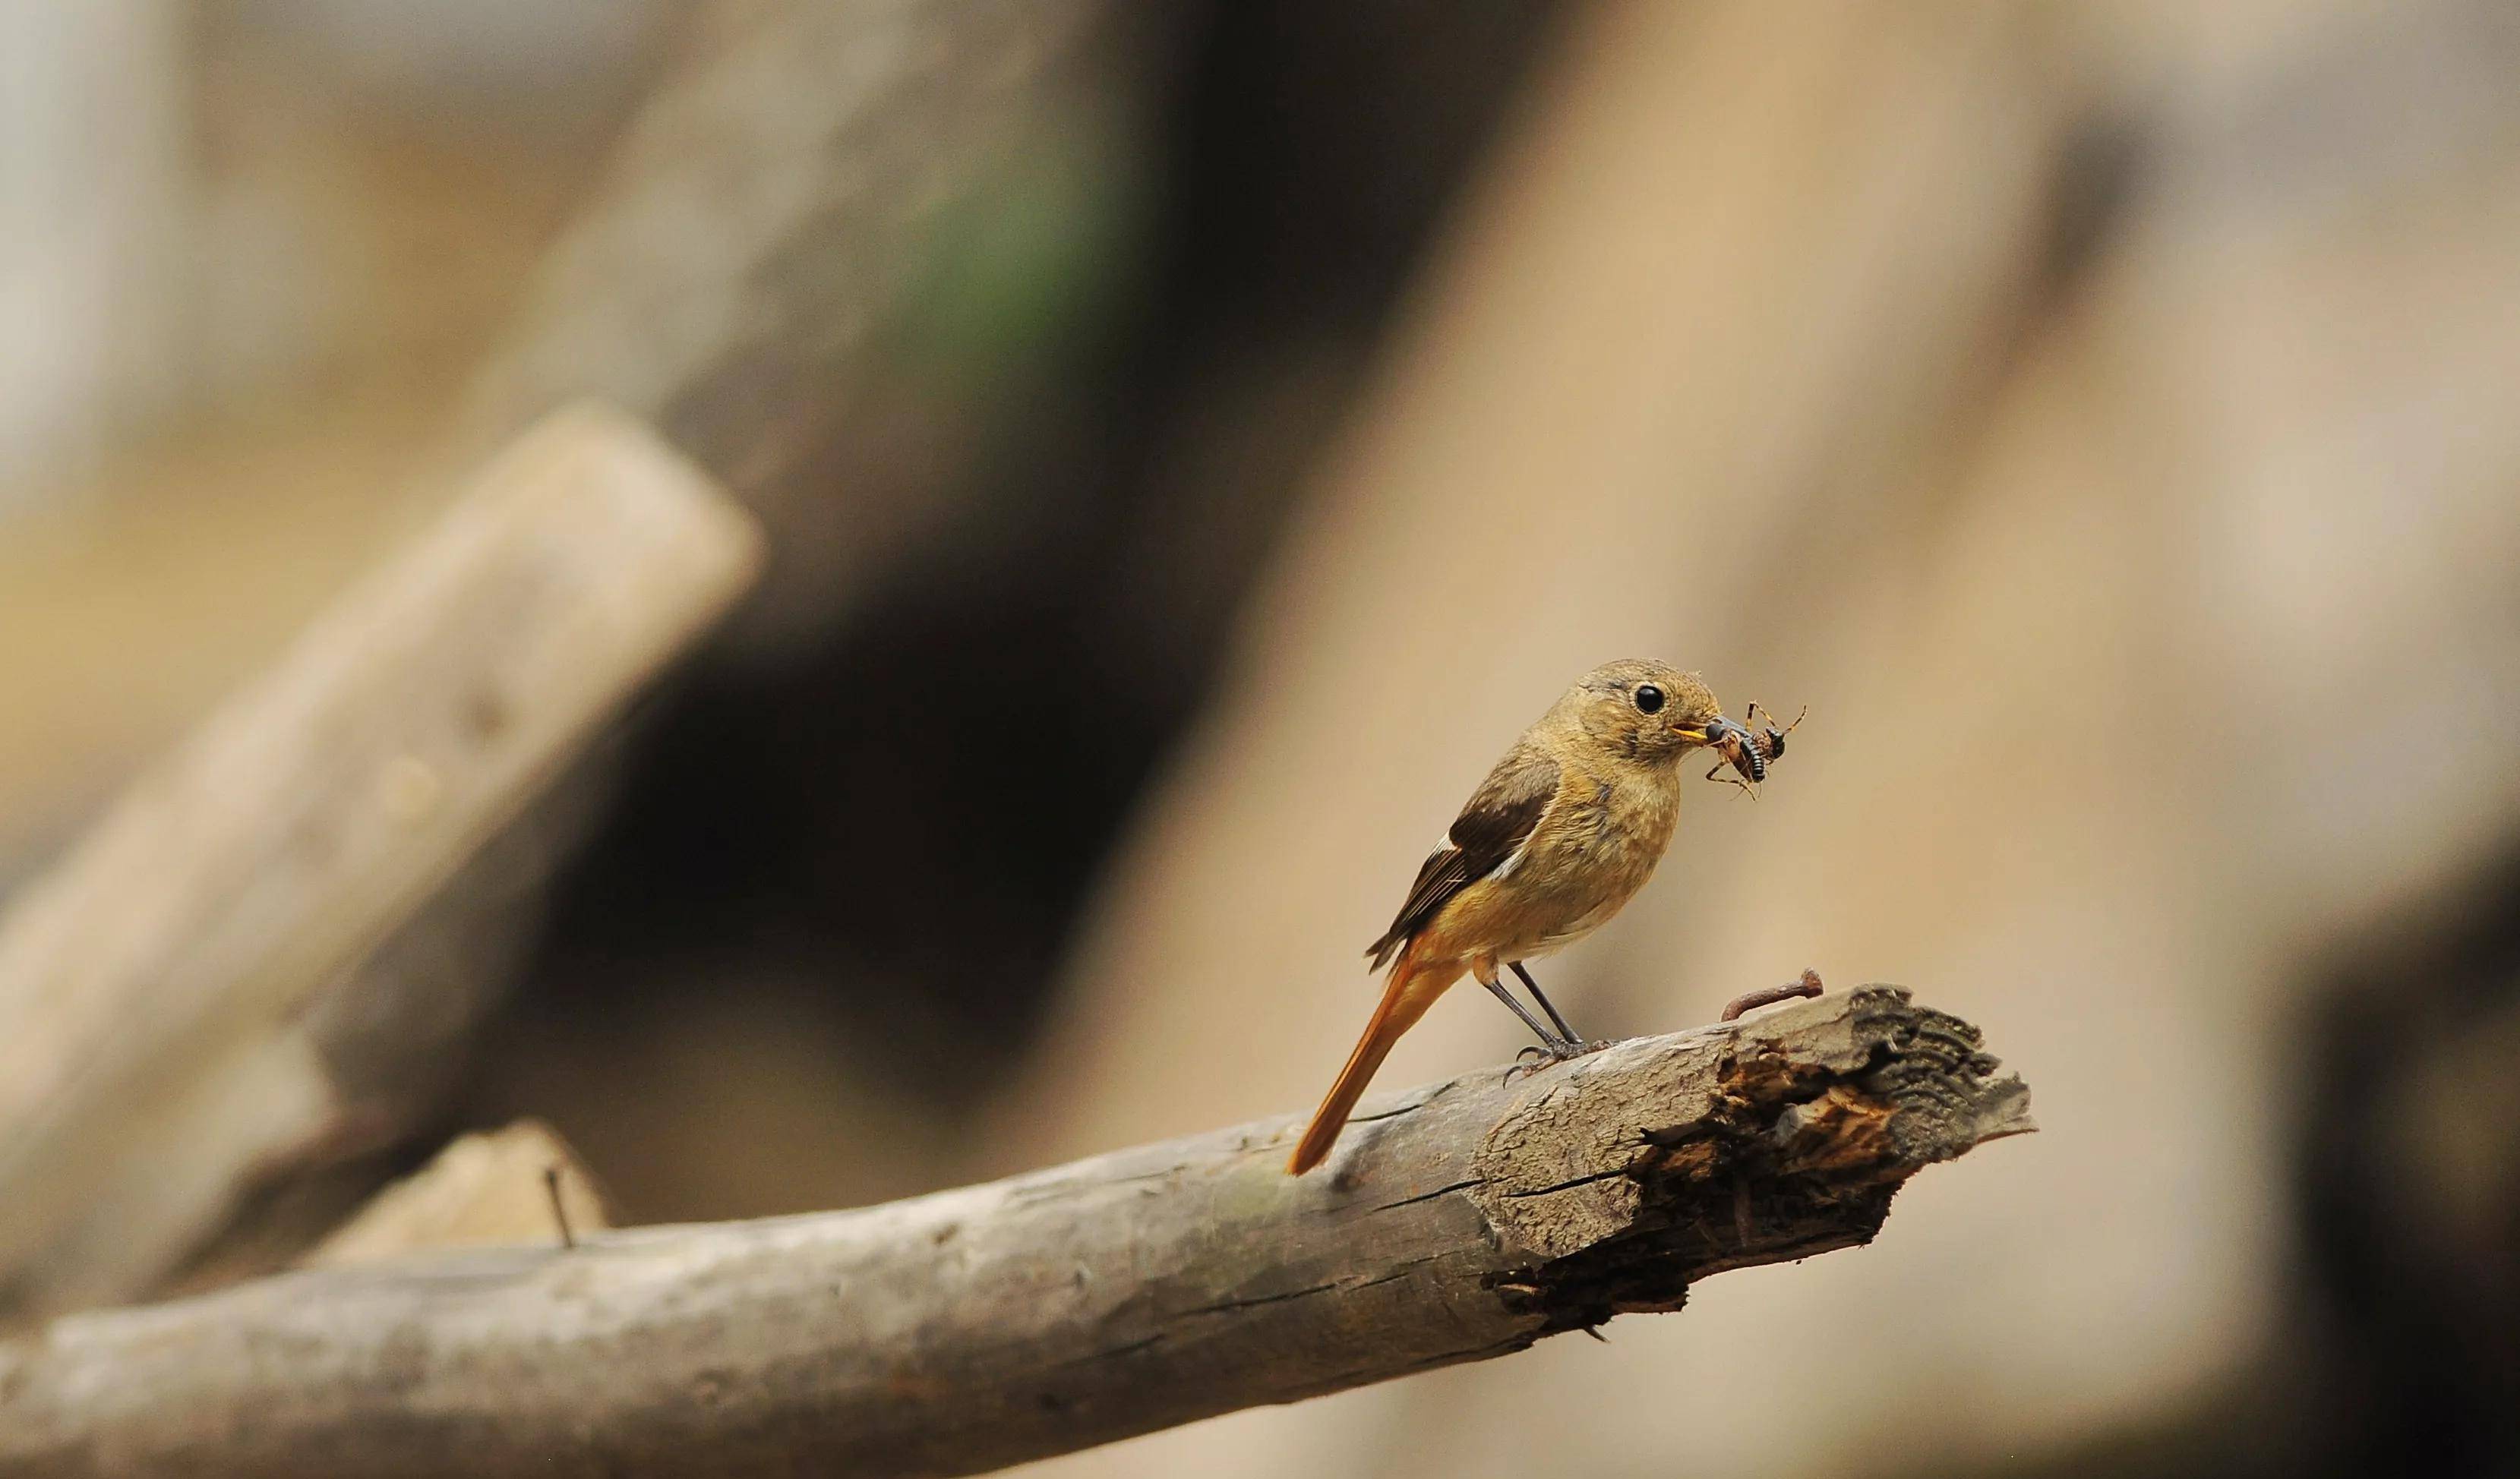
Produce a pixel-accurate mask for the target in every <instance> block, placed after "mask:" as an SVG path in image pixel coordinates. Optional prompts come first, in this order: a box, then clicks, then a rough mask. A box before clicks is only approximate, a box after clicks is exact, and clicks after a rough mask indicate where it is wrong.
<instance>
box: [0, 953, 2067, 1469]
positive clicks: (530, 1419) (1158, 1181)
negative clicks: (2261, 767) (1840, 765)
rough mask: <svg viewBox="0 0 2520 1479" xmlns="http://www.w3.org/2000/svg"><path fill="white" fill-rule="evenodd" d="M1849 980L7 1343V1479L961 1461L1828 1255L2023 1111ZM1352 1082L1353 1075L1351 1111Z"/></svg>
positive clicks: (1424, 1360)
mask: <svg viewBox="0 0 2520 1479" xmlns="http://www.w3.org/2000/svg"><path fill="white" fill-rule="evenodd" d="M1978 1042H1979V1039H1978V1032H1977V1029H1975V1028H1974V1027H1971V1026H1969V1025H1968V1024H1967V1023H1965V1022H1962V1021H1960V1020H1958V1018H1955V1017H1951V1016H1947V1015H1945V1014H1943V1013H1941V1012H1938V1011H1933V1010H1929V1009H1926V1008H1919V1007H1915V1006H1913V1005H1912V1004H1911V1003H1910V1002H1909V1000H1908V997H1907V994H1906V993H1905V992H1902V991H1897V990H1894V989H1888V988H1879V987H1868V988H1864V989H1860V990H1857V991H1855V992H1852V993H1849V994H1847V995H1844V996H1839V997H1834V998H1829V999H1824V1000H1822V1001H1818V1002H1805V1003H1798V1004H1796V1005H1794V1006H1792V1007H1790V1008H1784V1009H1782V1010H1778V1011H1776V1012H1773V1013H1770V1014H1767V1015H1764V1016H1760V1017H1756V1018H1752V1019H1749V1020H1745V1021H1740V1022H1735V1023H1731V1024H1726V1025H1721V1026H1716V1027H1709V1028H1704V1029H1701V1030H1699V1031H1695V1032H1688V1033H1681V1034H1676V1035H1673V1036H1669V1037H1658V1038H1646V1039H1641V1040H1637V1041H1633V1042H1627V1043H1621V1044H1617V1045H1614V1046H1613V1047H1611V1048H1608V1049H1606V1050H1604V1051H1602V1052H1600V1053H1596V1054H1593V1055H1591V1056H1589V1057H1585V1058H1581V1059H1578V1060H1575V1061H1573V1062H1570V1063H1566V1064H1562V1065H1559V1066H1556V1067H1553V1068H1551V1069H1549V1070H1546V1071H1544V1072H1541V1073H1538V1074H1535V1075H1532V1076H1530V1077H1528V1078H1524V1079H1521V1080H1518V1081H1517V1082H1515V1083H1513V1084H1511V1085H1503V1084H1500V1083H1499V1082H1498V1076H1497V1074H1496V1072H1495V1070H1494V1069H1483V1070H1481V1071H1479V1072H1477V1073H1473V1074H1470V1075H1467V1076H1465V1077H1463V1078H1461V1079H1457V1080H1455V1081H1453V1082H1452V1083H1449V1084H1444V1085H1439V1086H1436V1087H1434V1088H1431V1089H1420V1090H1417V1091H1414V1092H1410V1093H1406V1094H1403V1095H1399V1096H1393V1097H1388V1098H1384V1099H1383V1100H1381V1101H1380V1102H1379V1104H1378V1105H1372V1106H1371V1107H1369V1108H1368V1109H1367V1110H1366V1111H1365V1112H1364V1113H1362V1114H1360V1115H1359V1116H1358V1122H1357V1123H1355V1124H1353V1125H1352V1127H1351V1129H1350V1131H1349V1133H1348V1135H1347V1136H1346V1137H1345V1138H1344V1139H1343V1140H1342V1142H1341V1144H1340V1147H1339V1150H1338V1152H1337V1154H1336V1156H1335V1157H1334V1158H1333V1159H1332V1161H1331V1162H1330V1163H1329V1167H1328V1169H1329V1171H1330V1173H1331V1174H1329V1175H1326V1176H1325V1175H1314V1176H1310V1177H1304V1178H1300V1179H1299V1178H1294V1177H1289V1176H1286V1175H1284V1174H1283V1171H1282V1170H1281V1169H1280V1162H1281V1161H1283V1158H1284V1155H1285V1142H1286V1141H1287V1139H1288V1137H1289V1136H1290V1134H1291V1133H1292V1131H1293V1128H1294V1123H1295V1122H1291V1121H1287V1120H1271V1121H1266V1122H1263V1123H1260V1124H1256V1125H1251V1126H1246V1127H1243V1128H1241V1129H1238V1130H1229V1131H1224V1132H1221V1133H1217V1134H1211V1135H1206V1136H1200V1137H1196V1138H1193V1139H1190V1140H1182V1141H1174V1142H1170V1143H1164V1144H1156V1145H1147V1146H1141V1147H1139V1148H1136V1149H1131V1150H1123V1151H1119V1152H1117V1153H1114V1154H1110V1155H1104V1156H1100V1157H1097V1158H1095V1159H1092V1160H1086V1161H1079V1162H1077V1163H1075V1164H1072V1165H1067V1166H1061V1167H1058V1168H1056V1169H1054V1170H1049V1171H1043V1172H1038V1173H1035V1174H1032V1175H1028V1176H1022V1177H1017V1178H1014V1179H1012V1180H1010V1181H1004V1182H995V1183H991V1184H989V1185H987V1186H980V1187H968V1188H963V1189H960V1190H955V1191H946V1192H940V1193H938V1194H936V1195H933V1196H925V1197H920V1198H917V1199H915V1200H911V1201H906V1202H895V1203H892V1204H890V1205H886V1206H880V1207H872V1208H867V1209H864V1210H861V1211H854V1212H838V1213H827V1214H817V1215H813V1216H807V1217H788V1218H773V1219H768V1220H765V1221H759V1222H747V1223H729V1224H719V1225H708V1226H696V1227H680V1228H655V1229H647V1230H641V1231H636V1232H630V1233H603V1234H598V1235H596V1236H594V1237H591V1238H588V1239H583V1240H581V1243H580V1246H579V1247H578V1248H577V1249H575V1250H574V1251H570V1252H562V1251H559V1250H557V1249H554V1248H551V1247H547V1246H546V1247H541V1248H534V1249H522V1248H518V1249H500V1250H482V1251H475V1252H472V1253H463V1254H448V1255H442V1256H438V1257H434V1258H429V1259H426V1260H414V1261H408V1262H404V1263H399V1264H395V1265H389V1266H382V1267H378V1268H373V1269H360V1270H319V1271H309V1272H306V1273H300V1274H293V1275H289V1276H284V1277H279V1278H273V1279H267V1280H263V1281H260V1282H257V1283H250V1284H245V1285H240V1286H238V1287H235V1288H232V1289H229V1290H225V1291H222V1292H220V1293H216V1294H211V1295H206V1296H203V1297H202V1298H199V1299H193V1300H187V1301H183V1302H180V1303H176V1304H169V1305H161V1306H156V1307H151V1308H143V1309H133V1310H122V1311H113V1312H108V1313H103V1314H94V1315H80V1316H71V1317H67V1318H65V1319H62V1320H58V1321H56V1322H53V1323H52V1324H51V1325H50V1326H49V1327H47V1328H46V1329H45V1330H44V1331H43V1332H41V1333H40V1334H38V1335H35V1336H33V1337H30V1338H28V1339H26V1340H24V1341H21V1342H17V1343H14V1344H9V1345H0V1474H20V1473H46V1474H53V1473H60V1474H79V1473H101V1472H107V1471H113V1472H129V1471H137V1470H153V1471H154V1470H157V1469H160V1468H167V1467H174V1468H181V1469H182V1470H183V1471H184V1472H186V1473H192V1474H255V1475H285V1474H318V1473H321V1474H334V1473H352V1472H355V1473H362V1474H439V1473H450V1472H462V1473H465V1474H467V1475H470V1476H472V1479H495V1476H499V1475H507V1474H520V1475H521V1474H532V1475H537V1476H548V1475H569V1474H672V1473H709V1474H728V1475H741V1474H790V1473H811V1472H846V1473H849V1474H853V1475H860V1476H877V1475H911V1474H956V1473H968V1472H973V1471H977V1470H982V1469H989V1468H996V1467H999V1466H1001V1465H1004V1464H1009V1463H1013V1462H1017V1461H1020V1460H1023V1459H1028V1458H1037V1457H1044V1456H1047V1455H1051V1454H1057V1453H1062V1452H1066V1451H1069V1450H1073V1449H1078V1448H1084V1447H1087V1446H1090V1445H1093V1444H1097V1443H1102V1442H1107V1441H1109V1440H1112V1439H1116V1438H1123V1437H1127V1436H1129V1435H1131V1434H1135V1433H1143V1432H1147V1431H1149V1430H1152V1429H1155V1428H1160V1427H1166V1426H1170V1425H1172V1424H1176V1423H1181V1422H1188V1421H1191V1420H1192V1419H1194V1418H1198V1417H1204V1416H1208V1415H1211V1414H1213V1413H1217V1412H1229V1411H1232V1410H1234V1409H1237V1408H1243V1407H1250V1406H1254V1405H1256V1404H1261V1403H1272V1402H1292V1401H1295V1400H1297V1399H1299V1398H1304V1397H1311V1396H1316V1395H1319V1394H1322V1393H1326V1392H1332V1391H1337V1390H1339V1389H1341V1388H1344V1387H1352V1386H1360V1385H1363V1384H1365V1383H1368V1382H1373V1381H1380V1380H1384V1379H1386V1378H1389V1377H1393V1376H1399V1375H1404V1374H1407V1373H1409V1372H1412V1371H1418V1370H1423V1369H1426V1368H1428V1367H1439V1366H1447V1365H1451V1364H1453V1363H1456V1362H1463V1361H1478V1360H1483V1359H1485V1358H1488V1357H1492V1356H1501V1355H1505V1354H1508V1353H1509V1352H1513V1351H1519V1350H1522V1349H1524V1348H1526V1347H1528V1346H1530V1345H1531V1344H1532V1343H1533V1342H1534V1341H1537V1340H1539V1339H1540V1338H1542V1337H1543V1336H1546V1335H1552V1334H1556V1333H1559V1332H1562V1331H1566V1330H1576V1329H1586V1328H1589V1327H1591V1326H1594V1325H1598V1324H1599V1323H1600V1322H1603V1321H1605V1320H1607V1319H1609V1318H1610V1317H1612V1316H1614V1315H1618V1314H1623V1313H1628V1312H1632V1311H1647V1310H1672V1309H1677V1308H1679V1306H1680V1304H1681V1302H1682V1300H1683V1299H1684V1298H1685V1297H1686V1294H1687V1291H1688V1285H1689V1283H1690V1282H1691V1281H1692V1280H1694V1279H1697V1278H1700V1277H1704V1276H1706V1275H1708V1274H1712V1273H1717V1272H1719V1271H1722V1270H1725V1269H1733V1268H1739V1267H1742V1266H1744V1265H1750V1264H1763V1263H1775V1262H1778V1261H1780V1260H1786V1259H1794V1258H1800V1257H1803V1256H1805V1255H1808V1254H1812V1253H1819V1252H1823V1251H1825V1250H1828V1249H1831V1248H1841V1247H1847V1246H1850V1245H1853V1244H1857V1243H1861V1242H1864V1241H1866V1240H1868V1238H1870V1237H1871V1236H1872V1235H1873V1233H1875V1232H1876V1231H1877V1230H1878V1229H1879V1228H1880V1226H1881V1222H1882V1218H1883V1217H1884V1216H1885V1215H1886V1213H1887V1211H1888V1209H1889V1203H1890V1198H1891V1195H1892V1193H1893V1192H1894V1191H1895V1190H1896V1189H1897V1188H1898V1187H1899V1185H1900V1183H1902V1182H1903V1181H1905V1180H1906V1179H1907V1178H1908V1177H1909V1176H1910V1175H1911V1174H1913V1172H1915V1171H1916V1170H1917V1169H1918V1168H1919V1167H1921V1166H1924V1165H1926V1164H1928V1163H1931V1162H1933V1161H1938V1160H1946V1159H1949V1158H1951V1157H1953V1156H1956V1155H1958V1154H1959V1153H1961V1152H1962V1151H1965V1150H1967V1149H1968V1148H1970V1147H1971V1146H1973V1145H1976V1144H1978V1143H1981V1142H1984V1141H1987V1140H1992V1139H1995V1138H1997V1137H1999V1136H2005V1135H2014V1134H2019V1133H2021V1132H2023V1131H2026V1130H2029V1129H2030V1128H2032V1127H2031V1124H2030V1119H2029V1114H2028V1108H2029V1093H2028V1090H2027V1089H2025V1088H2024V1087H2023V1085H2022V1084H2021V1082H2020V1080H2018V1079H2017V1078H2013V1077H2010V1076H1998V1075H1997V1073H1996V1062H1995V1059H1994V1058H1992V1057H1990V1056H1988V1055H1987V1054H1985V1053H1982V1052H1980V1051H1979V1047H1978ZM1370 1103H1371V1101H1370Z"/></svg>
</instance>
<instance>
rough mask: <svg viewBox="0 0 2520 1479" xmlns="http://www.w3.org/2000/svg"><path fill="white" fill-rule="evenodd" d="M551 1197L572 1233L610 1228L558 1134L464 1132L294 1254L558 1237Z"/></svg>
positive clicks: (333, 1262)
mask: <svg viewBox="0 0 2520 1479" xmlns="http://www.w3.org/2000/svg"><path fill="white" fill-rule="evenodd" d="M555 1196H557V1197H558V1198H559V1199H560V1205H561V1208H562V1209H563V1210H565V1212H566V1213H567V1216H568V1224H567V1227H566V1229H565V1232H566V1233H568V1234H570V1235H573V1236H581V1237H582V1236H584V1235H585V1234H586V1233H592V1232H595V1231H597V1230H599V1229H603V1228H608V1227H610V1226H612V1221H611V1217H610V1215H609V1214H608V1213H607V1210H606V1208H605V1202H604V1193H603V1191H602V1190H601V1189H600V1188H598V1187H597V1185H596V1182H595V1177H594V1175H593V1174H592V1173H591V1172H589V1171H588V1170H587V1169H586V1166H585V1164H584V1163H583V1162H582V1161H580V1160H579V1159H578V1158H577V1152H576V1151H575V1150H572V1149H570V1148H569V1144H568V1142H566V1141H564V1140H562V1139H561V1138H560V1132H559V1131H557V1130H554V1129H553V1128H552V1127H551V1126H549V1125H546V1124H544V1123H543V1122H542V1121H540V1120H532V1119H523V1120H518V1121H517V1122H516V1123H515V1124H513V1125H509V1126H507V1127H505V1128H504V1129H499V1130H490V1131H484V1132H482V1133H480V1134H478V1135H467V1136H464V1137H463V1138H461V1139H459V1140H457V1141H456V1142H455V1143H452V1144H450V1145H448V1146H447V1147H446V1148H445V1149H443V1150H440V1151H438V1152H437V1156H436V1158H435V1159H434V1160H431V1161H430V1162H429V1163H428V1164H427V1165H426V1166H423V1167H422V1168H421V1169H420V1170H418V1171H416V1172H414V1173H413V1174H412V1175H410V1176H408V1177H405V1178H404V1179H403V1180H401V1181H398V1182H396V1183H394V1184H393V1185H392V1186H390V1187H387V1188H384V1189H383V1190H382V1191H380V1192H378V1193H377V1196H376V1199H375V1200H374V1201H371V1202H369V1203H368V1204H367V1206H365V1207H363V1208H361V1209H360V1211H359V1215H358V1216H356V1217H354V1218H352V1219H350V1220H349V1221H348V1222H346V1223H343V1224H342V1225H341V1226H340V1227H338V1228H337V1229H335V1230H334V1231H333V1233H332V1235H331V1236H329V1237H327V1238H325V1239H324V1241H323V1242H322V1243H320V1244H318V1245H317V1246H316V1248H315V1249H314V1251H312V1252H310V1253H308V1254H307V1255H306V1257H305V1258H304V1259H303V1260H301V1262H303V1263H304V1264H305V1265H306V1266H307V1267H310V1268H335V1267H338V1266H340V1265H343V1264H365V1263H378V1262H381V1261H382V1260H384V1259H388V1258H397V1257H400V1256H402V1255H404V1254H407V1253H419V1252H424V1251H427V1250H430V1249H440V1248H484V1247H539V1246H543V1245H547V1244H551V1243H557V1242H562V1240H563V1239H562V1233H563V1229H562V1226H561V1224H560V1222H559V1219H558V1215H557V1214H556V1213H555V1212H554V1210H553V1205H552V1199H553V1198H554V1197H555Z"/></svg>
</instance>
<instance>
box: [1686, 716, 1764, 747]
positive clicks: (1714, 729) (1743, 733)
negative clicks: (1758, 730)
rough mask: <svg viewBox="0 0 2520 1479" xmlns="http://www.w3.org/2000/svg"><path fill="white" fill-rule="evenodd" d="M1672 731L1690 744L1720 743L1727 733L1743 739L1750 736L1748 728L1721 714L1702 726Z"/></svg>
mask: <svg viewBox="0 0 2520 1479" xmlns="http://www.w3.org/2000/svg"><path fill="white" fill-rule="evenodd" d="M1673 733H1674V734H1676V735H1678V736H1680V738H1682V739H1686V740H1688V742H1689V743H1691V744H1722V743H1723V742H1724V737H1725V736H1727V735H1733V736H1738V737H1739V738H1741V739H1749V738H1750V732H1749V731H1748V730H1745V729H1743V728H1742V727H1741V726H1739V725H1737V724H1735V723H1733V721H1732V720H1730V719H1727V718H1725V717H1724V716H1723V715H1721V714H1718V715H1716V716H1715V717H1714V718H1712V719H1710V720H1708V721H1706V724H1705V726H1704V727H1703V728H1699V729H1685V730H1674V731H1673Z"/></svg>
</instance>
